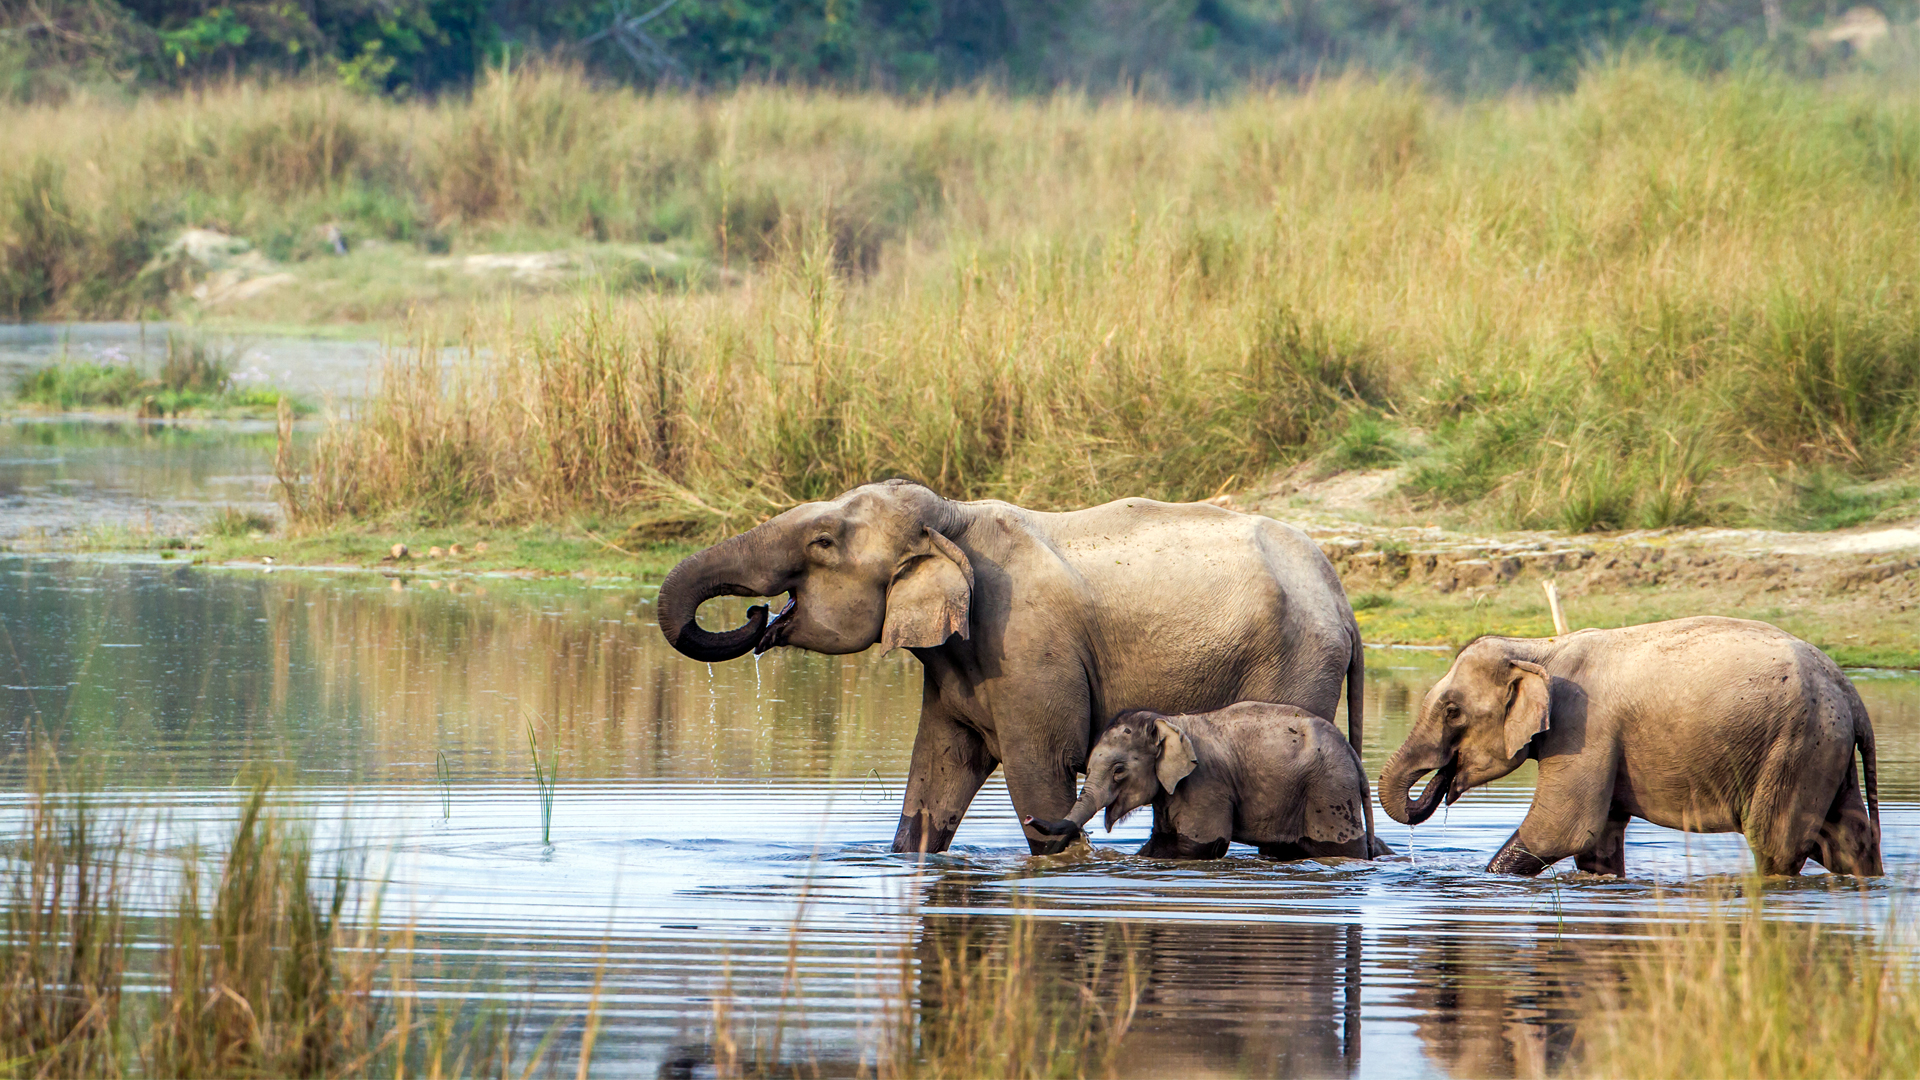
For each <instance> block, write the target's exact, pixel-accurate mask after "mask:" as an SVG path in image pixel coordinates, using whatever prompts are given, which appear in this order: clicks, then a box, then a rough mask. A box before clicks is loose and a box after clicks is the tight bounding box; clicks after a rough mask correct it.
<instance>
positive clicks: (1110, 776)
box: [1027, 701, 1393, 859]
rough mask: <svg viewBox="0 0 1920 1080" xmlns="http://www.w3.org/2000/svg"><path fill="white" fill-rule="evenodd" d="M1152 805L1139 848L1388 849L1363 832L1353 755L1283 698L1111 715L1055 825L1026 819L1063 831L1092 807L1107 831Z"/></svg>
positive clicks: (1173, 851) (1158, 854) (1365, 815)
mask: <svg viewBox="0 0 1920 1080" xmlns="http://www.w3.org/2000/svg"><path fill="white" fill-rule="evenodd" d="M1148 803H1152V804H1153V834H1152V835H1151V836H1150V837H1149V838H1148V839H1147V842H1146V844H1145V845H1144V846H1142V847H1141V848H1140V854H1142V855H1145V856H1148V857H1149V858H1155V859H1217V858H1219V857H1220V856H1222V855H1225V854H1226V853H1227V842H1228V841H1230V840H1231V841H1234V842H1237V843H1241V844H1253V845H1255V846H1256V847H1258V848H1259V849H1260V854H1262V855H1266V856H1269V857H1271V858H1277V859H1311V858H1318V857H1325V856H1334V855H1345V856H1348V857H1350V858H1355V859H1371V858H1373V857H1374V856H1376V855H1391V854H1393V852H1392V851H1391V850H1390V849H1388V847H1387V846H1386V845H1385V844H1383V843H1381V842H1380V841H1379V840H1378V839H1376V838H1375V837H1374V835H1373V797H1372V795H1370V794H1369V793H1368V791H1367V775H1366V771H1365V770H1364V769H1363V768H1362V767H1361V765H1360V755H1359V754H1358V753H1356V752H1355V751H1354V749H1353V747H1351V746H1349V745H1347V743H1345V742H1344V741H1342V740H1341V738H1340V732H1339V731H1338V730H1337V729H1336V728H1335V727H1334V726H1333V725H1332V724H1330V723H1328V722H1327V721H1325V720H1322V719H1321V718H1320V717H1317V716H1315V715H1313V714H1312V713H1309V712H1306V711H1305V710H1303V709H1296V708H1294V707H1293V706H1291V705H1269V704H1267V703H1266V702H1261V701H1243V702H1240V703H1239V704H1237V705H1229V706H1227V707H1226V708H1224V709H1221V710H1219V711H1218V712H1210V713H1201V714H1199V715H1196V716H1162V715H1160V714H1159V713H1155V712H1149V711H1147V710H1144V709H1134V710H1130V711H1128V712H1124V713H1121V714H1120V715H1119V716H1117V717H1115V718H1114V720H1113V723H1112V725H1110V726H1109V727H1108V728H1107V730H1106V733H1105V734H1103V735H1101V736H1100V741H1099V742H1097V743H1095V744H1094V746H1093V753H1092V755H1091V756H1089V757H1088V758H1087V786H1086V788H1085V789H1084V790H1083V791H1081V793H1080V799H1079V801H1078V802H1076V803H1074V804H1073V809H1071V810H1069V811H1067V816H1066V818H1065V819H1064V820H1058V821H1044V820H1040V819H1036V818H1028V819H1027V824H1028V825H1029V826H1030V827H1032V828H1035V829H1038V830H1039V831H1041V832H1043V833H1046V834H1048V835H1050V836H1064V837H1068V838H1072V837H1073V836H1074V835H1076V834H1078V833H1079V831H1080V830H1081V828H1083V827H1084V826H1085V825H1086V823H1087V822H1088V821H1089V820H1090V819H1092V817H1093V815H1094V814H1095V813H1096V812H1098V811H1101V810H1105V811H1106V812H1107V831H1108V832H1112V831H1113V827H1114V825H1116V824H1118V823H1119V821H1120V819H1121V818H1124V817H1126V816H1127V815H1128V814H1131V813H1133V812H1134V811H1135V810H1138V809H1140V808H1141V807H1142V806H1145V805H1147V804H1148Z"/></svg>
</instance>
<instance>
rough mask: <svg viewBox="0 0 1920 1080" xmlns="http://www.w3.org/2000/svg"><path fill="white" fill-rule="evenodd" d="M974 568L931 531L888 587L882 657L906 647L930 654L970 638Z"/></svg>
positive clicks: (923, 535) (951, 544)
mask: <svg viewBox="0 0 1920 1080" xmlns="http://www.w3.org/2000/svg"><path fill="white" fill-rule="evenodd" d="M972 607H973V564H972V563H971V562H968V561H967V553H966V552H964V551H961V550H960V548H959V545H957V544H955V543H954V542H953V541H951V540H949V539H947V538H946V537H944V536H941V535H940V534H939V533H938V532H936V531H935V530H933V529H922V530H921V536H920V542H919V543H918V544H916V545H915V547H914V549H913V550H910V551H908V552H907V554H906V555H905V556H904V557H903V558H902V559H901V560H900V564H899V566H898V567H896V568H895V569H894V572H893V581H892V582H891V583H889V584H888V585H887V621H886V623H885V624H884V625H883V626H882V627H881V629H880V646H881V651H882V652H892V651H893V650H895V649H898V648H900V647H901V646H905V647H907V648H909V649H931V648H936V647H938V646H940V645H944V644H946V643H947V638H948V637H950V636H952V635H954V634H959V635H960V637H961V639H962V640H965V639H967V638H968V637H971V636H972V634H973V630H972V626H973V620H972V618H971V616H970V614H969V613H970V612H971V610H972Z"/></svg>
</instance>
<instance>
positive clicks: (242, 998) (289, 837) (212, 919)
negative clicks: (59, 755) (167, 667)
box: [0, 769, 552, 1077]
mask: <svg viewBox="0 0 1920 1080" xmlns="http://www.w3.org/2000/svg"><path fill="white" fill-rule="evenodd" d="M35 776H36V777H37V779H36V787H35V789H34V792H33V794H32V795H31V796H30V798H29V799H28V801H27V803H26V805H25V806H24V807H23V813H22V818H21V824H22V831H21V833H20V835H19V837H18V838H17V840H16V841H15V844H14V847H13V849H12V851H11V853H10V854H11V856H12V857H11V859H10V860H9V863H8V865H7V867H6V868H5V870H4V874H5V877H6V918H5V925H6V931H7V934H6V937H5V939H4V940H3V941H0V1076H23V1077H25V1076H32V1077H118V1076H170V1077H259V1076H303V1077H334V1076H361V1075H367V1074H368V1073H374V1074H385V1073H392V1074H395V1075H402V1074H407V1073H420V1074H426V1075H486V1076H501V1077H505V1076H510V1075H520V1074H521V1070H522V1069H525V1070H526V1071H527V1072H528V1073H531V1072H532V1071H533V1070H534V1069H536V1068H537V1067H538V1065H539V1063H540V1061H541V1058H542V1057H543V1056H544V1054H545V1052H546V1048H547V1046H548V1045H549V1044H550V1043H551V1039H552V1032H549V1035H548V1039H547V1040H545V1041H543V1042H542V1043H541V1044H540V1046H539V1048H537V1049H536V1050H535V1051H534V1053H533V1054H532V1060H531V1062H528V1061H527V1060H525V1058H526V1056H527V1055H525V1054H524V1053H521V1052H519V1051H520V1050H521V1048H520V1047H519V1046H518V1043H517V1041H516V1039H517V1031H518V1027H519V1023H518V1016H517V1015H515V1014H513V1013H512V1012H511V1011H510V1010H500V1009H491V1008H488V1007H485V1006H482V1007H481V1008H479V1009H478V1010H477V1011H476V1010H473V1009H470V1008H468V1007H467V1005H466V1003H465V1002H464V1001H463V1000H462V999H461V998H460V996H459V995H435V999H436V1000H434V1001H433V1002H432V1003H431V1004H429V1003H427V1002H426V1001H425V1000H423V999H422V995H421V993H420V990H419V987H418V986H417V984H416V982H415V979H414V972H413V966H412V965H413V957H412V952H411V945H412V932H411V929H410V928H403V929H401V930H400V931H399V932H398V933H390V932H388V931H385V930H382V929H381V928H380V926H379V913H378V910H377V908H378V900H379V890H378V887H377V885H370V884H369V883H368V882H367V881H365V879H364V878H362V877H360V876H359V874H358V867H356V866H354V865H353V864H352V863H351V862H350V861H349V857H346V856H343V857H342V858H341V859H340V860H338V861H335V862H334V863H333V864H332V865H331V867H330V868H323V867H322V866H321V865H320V860H319V859H317V858H316V856H315V854H314V851H313V847H312V844H311V841H310V840H309V838H308V835H307V833H306V832H305V830H304V829H303V828H302V827H301V826H300V825H299V824H298V823H297V822H293V821H290V820H288V819H287V818H286V817H285V816H284V815H283V813H282V812H281V811H279V810H277V809H276V808H275V807H274V806H273V804H272V803H271V802H270V800H269V799H268V793H269V788H268V786H267V785H266V784H264V783H263V784H260V785H259V786H257V787H255V788H254V790H253V791H252V792H251V793H250V795H249V796H248V798H247V799H246V801H245V802H244V803H242V804H241V805H240V806H239V807H238V809H237V816H236V821H235V824H234V831H233V834H232V837H231V840H230V843H229V844H228V846H227V849H226V852H225V855H224V857H223V859H222V860H221V862H220V866H219V876H218V880H217V881H216V882H214V883H212V888H211V889H210V890H209V889H208V888H205V887H204V884H205V883H204V882H203V880H202V878H201V872H202V871H201V865H200V861H199V855H198V853H197V852H189V853H188V854H187V855H186V856H185V858H184V861H183V863H182V870H181V873H180V875H179V876H178V877H172V878H168V877H162V876H159V875H157V874H154V873H153V870H152V868H148V869H147V870H146V871H144V872H143V871H141V870H140V869H139V864H138V861H137V860H138V859H140V858H141V857H142V855H143V852H142V851H141V850H140V847H141V846H140V845H139V844H138V843H137V841H136V838H135V837H134V835H133V823H134V819H133V818H132V816H130V815H125V814H122V815H118V816H115V817H103V816H102V815H101V813H100V811H99V810H98V809H97V808H96V806H95V805H94V804H93V803H92V802H91V801H89V800H88V799H87V798H86V797H84V795H82V794H80V793H78V792H75V791H69V790H65V789H63V788H62V787H61V786H60V785H58V784H57V783H52V782H49V781H48V779H47V777H48V773H47V772H46V771H45V770H39V769H36V771H35ZM143 895H144V896H145V897H159V898H160V902H161V906H160V908H159V910H157V911H153V912H151V913H146V912H141V913H136V914H129V912H128V908H129V906H130V904H131V903H132V901H133V898H135V897H139V896H143ZM136 925H137V926H140V927H141V930H140V932H139V935H138V936H139V937H141V938H148V937H149V935H151V936H152V937H155V938H157V939H158V941H159V943H160V948H159V949H157V950H153V951H152V952H151V953H143V952H142V951H140V950H135V949H134V948H133V947H132V946H133V945H134V943H135V937H136V933H135V926H136ZM142 955H154V956H155V957H156V960H157V963H156V966H155V969H154V970H152V971H148V970H147V969H146V968H145V967H144V965H142V964H141V963H140V962H139V961H140V958H141V956H142ZM133 988H140V989H141V990H143V991H145V992H138V993H136V992H132V990H133ZM517 1057H518V1058H521V1059H522V1060H519V1061H516V1058H517Z"/></svg>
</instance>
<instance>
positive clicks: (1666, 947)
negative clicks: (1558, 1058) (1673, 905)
mask: <svg viewBox="0 0 1920 1080" xmlns="http://www.w3.org/2000/svg"><path fill="white" fill-rule="evenodd" d="M1727 907H1729V908H1732V909H1733V910H1730V911H1727V912H1724V913H1719V914H1714V915H1707V916H1703V917H1698V918H1694V919H1689V920H1684V921H1678V922H1670V923H1659V924H1656V930H1655V933H1654V936H1653V940H1652V941H1651V942H1650V943H1649V944H1648V947H1647V948H1645V949H1643V950H1642V951H1641V952H1640V953H1639V954H1638V955H1637V956H1636V957H1635V958H1634V959H1632V960H1631V961H1629V962H1628V963H1627V965H1626V979H1625V983H1624V989H1623V990H1619V991H1615V992H1607V993H1602V994H1600V995H1598V996H1596V997H1595V998H1594V999H1593V1000H1592V1001H1591V1002H1590V1003H1589V1007H1588V1009H1587V1013H1586V1015H1585V1016H1584V1017H1583V1018H1582V1020H1581V1023H1580V1026H1579V1033H1580V1039H1581V1042H1582V1044H1583V1046H1584V1050H1583V1057H1582V1071H1583V1072H1584V1073H1585V1074H1587V1075H1591V1076H1604V1077H1670V1076H1724V1077H1774V1078H1779V1080H1793V1078H1800V1077H1807V1078H1812V1077H1835V1076H1845V1077H1907V1076H1914V1075H1916V1074H1920V969H1916V968H1915V966H1914V952H1913V949H1914V941H1913V940H1912V937H1911V934H1910V931H1911V926H1910V924H1909V923H1908V922H1907V920H1905V919H1899V920H1895V921H1894V922H1893V923H1891V924H1890V926H1889V929H1888V931H1887V932H1886V933H1885V934H1884V935H1882V937H1883V938H1884V940H1883V939H1877V938H1876V937H1875V936H1874V935H1871V934H1861V933H1858V932H1855V931H1851V930H1848V929H1842V928H1835V927H1822V926H1819V925H1817V924H1806V923H1790V922H1779V921H1772V920H1768V919H1766V918H1765V917H1764V914H1763V912H1762V908H1761V902H1760V899H1759V898H1758V897H1756V898H1754V899H1753V900H1751V901H1748V902H1745V903H1744V904H1743V903H1742V901H1740V900H1739V899H1738V898H1734V899H1732V900H1731V901H1730V902H1729V903H1728V904H1727Z"/></svg>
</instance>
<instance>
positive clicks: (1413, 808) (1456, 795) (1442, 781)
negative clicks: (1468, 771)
mask: <svg viewBox="0 0 1920 1080" xmlns="http://www.w3.org/2000/svg"><path fill="white" fill-rule="evenodd" d="M1459 769H1460V759H1459V758H1457V757H1456V758H1452V759H1450V760H1449V761H1448V762H1447V763H1446V764H1445V765H1442V766H1440V771H1439V772H1436V773H1434V774H1433V779H1432V780H1430V781H1428V782H1427V789H1426V790H1425V791H1423V792H1421V793H1420V797H1419V798H1417V799H1415V800H1414V801H1413V802H1412V803H1411V804H1409V805H1408V806H1407V824H1409V825H1418V824H1420V823H1421V822H1423V821H1425V820H1427V819H1428V818H1430V817H1432V816H1433V812H1434V811H1435V810H1437V809H1439V808H1440V799H1441V797H1442V796H1445V797H1446V800H1447V805H1448V806H1452V805H1453V804H1454V803H1456V802H1458V801H1459V800H1460V792H1458V791H1455V790H1453V774H1454V773H1455V772H1458V771H1459ZM1414 779H1415V780H1418V779H1419V777H1415V778H1414ZM1408 786H1409V787H1411V786H1412V785H1411V784H1409V785H1408Z"/></svg>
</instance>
